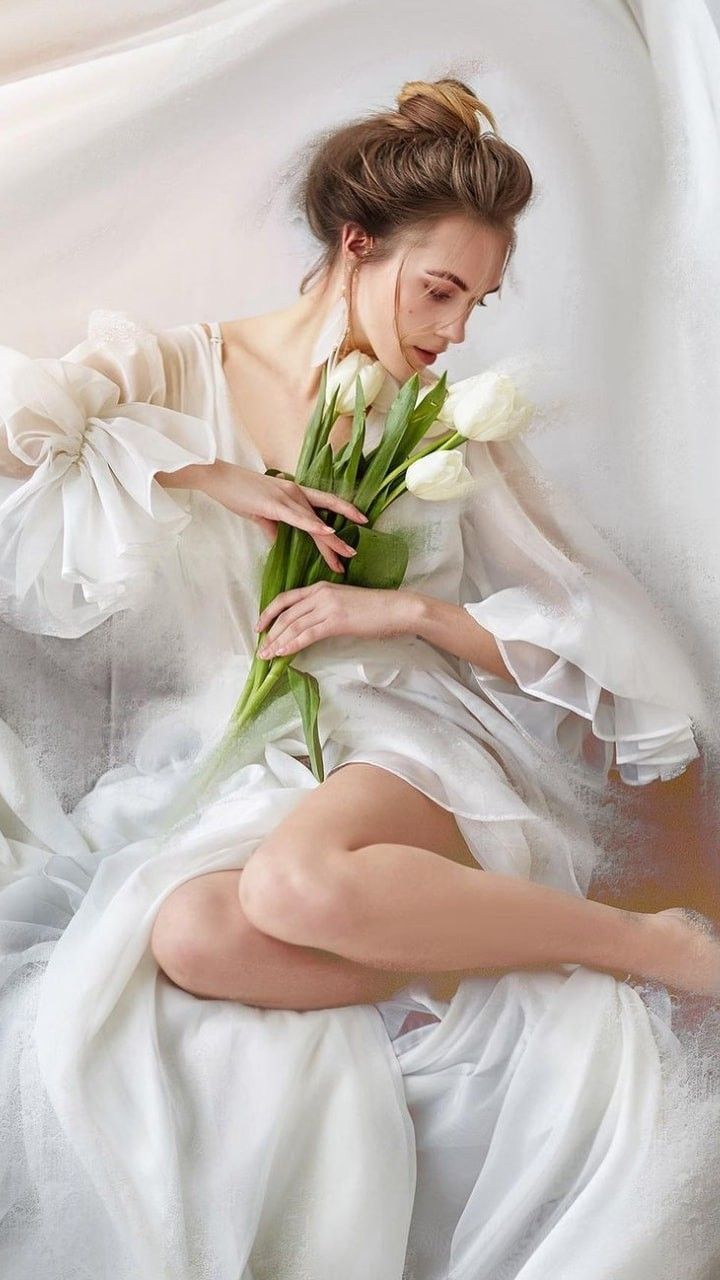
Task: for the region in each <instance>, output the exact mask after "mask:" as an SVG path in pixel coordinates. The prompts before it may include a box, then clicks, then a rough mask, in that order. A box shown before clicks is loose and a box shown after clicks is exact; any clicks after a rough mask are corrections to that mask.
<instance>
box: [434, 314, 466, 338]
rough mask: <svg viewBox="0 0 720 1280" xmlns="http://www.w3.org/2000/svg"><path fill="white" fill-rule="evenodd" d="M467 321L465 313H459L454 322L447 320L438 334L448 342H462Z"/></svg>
mask: <svg viewBox="0 0 720 1280" xmlns="http://www.w3.org/2000/svg"><path fill="white" fill-rule="evenodd" d="M467 320H468V316H467V312H461V313H460V315H458V316H456V317H455V319H454V320H448V322H447V324H444V325H442V327H441V328H440V330H439V332H440V333H441V334H443V335H444V336H445V337H446V338H447V340H448V342H463V341H464V339H465V325H466V324H467Z"/></svg>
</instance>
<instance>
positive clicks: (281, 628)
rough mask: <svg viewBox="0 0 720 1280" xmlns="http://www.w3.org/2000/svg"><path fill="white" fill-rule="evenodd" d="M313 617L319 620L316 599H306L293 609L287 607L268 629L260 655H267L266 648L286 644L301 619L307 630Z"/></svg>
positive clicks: (274, 648)
mask: <svg viewBox="0 0 720 1280" xmlns="http://www.w3.org/2000/svg"><path fill="white" fill-rule="evenodd" d="M313 618H315V619H316V621H319V619H318V613H317V603H316V601H315V600H305V601H304V602H303V603H301V604H296V605H294V606H293V608H292V609H286V610H285V611H284V613H282V614H281V616H280V617H279V618H277V619H276V621H275V622H274V624H273V625H272V626H271V627H270V629H269V630H268V633H267V635H266V636H265V638H264V640H263V642H262V644H261V646H260V649H259V653H260V656H261V657H262V658H264V657H266V656H267V654H266V650H267V651H268V652H270V651H275V650H276V649H277V646H278V645H279V644H284V643H285V641H286V640H287V639H289V638H290V634H291V632H292V630H293V628H294V627H296V626H297V625H298V623H299V622H300V621H301V620H304V622H303V628H302V629H303V630H305V629H306V628H307V627H308V626H309V625H310V622H311V620H312V619H313Z"/></svg>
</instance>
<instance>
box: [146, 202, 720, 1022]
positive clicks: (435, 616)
mask: <svg viewBox="0 0 720 1280" xmlns="http://www.w3.org/2000/svg"><path fill="white" fill-rule="evenodd" d="M364 244H365V240H364V232H362V229H359V230H358V229H357V228H356V227H354V226H353V225H352V224H346V226H345V228H344V229H343V233H342V242H341V253H340V257H339V259H338V262H337V264H336V269H335V270H334V272H332V273H331V275H330V276H329V278H328V279H327V280H325V281H323V282H321V283H320V284H319V285H317V286H315V287H314V288H313V289H312V290H311V291H310V292H309V293H308V294H306V295H304V296H302V297H300V298H299V299H298V301H296V302H295V303H293V304H292V305H291V306H289V307H287V308H284V309H282V310H280V311H277V312H273V313H270V314H268V315H264V316H257V317H250V318H247V319H242V320H237V321H229V322H225V323H224V324H223V336H224V339H225V341H224V349H225V364H224V369H225V374H226V377H227V378H228V385H229V387H230V390H231V393H232V397H233V400H234V401H235V403H236V404H238V405H239V404H242V406H243V425H244V427H245V429H246V430H247V431H248V433H249V435H250V436H251V438H252V439H253V441H254V442H255V445H256V449H257V451H258V453H259V455H260V456H261V457H262V458H263V459H264V461H265V464H266V466H268V467H278V468H280V469H282V470H286V471H289V472H292V471H294V467H295V461H296V458H297V455H298V452H299V448H300V442H301V439H302V435H303V432H304V429H305V425H306V423H307V419H308V416H309V414H310V411H311V410H312V407H313V405H314V401H315V396H316V392H317V376H318V371H317V370H312V369H311V367H310V352H311V350H312V347H313V344H314V341H315V338H316V336H317V334H318V332H319V330H320V328H321V327H322V324H323V322H324V319H325V316H326V314H327V311H328V309H329V307H330V306H331V305H332V303H333V301H334V299H335V297H336V296H337V293H338V291H339V288H340V287H341V284H342V273H343V271H344V269H345V267H346V266H347V265H348V263H350V262H353V263H355V264H356V265H357V262H358V261H361V260H362V257H363V247H364ZM506 247H507V246H506V244H505V241H504V237H503V236H502V235H501V234H500V233H498V232H495V231H490V230H488V229H487V228H480V229H478V227H477V224H470V225H469V224H467V222H465V221H464V219H463V218H461V217H460V218H458V217H449V218H447V219H445V220H444V221H441V222H440V223H439V224H437V226H436V227H435V228H434V230H433V232H432V234H431V236H430V238H429V240H428V241H427V243H426V250H427V251H425V250H423V252H422V254H421V256H419V257H413V258H411V259H410V260H409V261H410V262H411V269H410V270H409V271H408V273H407V276H406V281H405V286H404V292H402V293H401V300H400V311H399V321H400V324H399V328H400V334H401V341H400V342H398V337H397V333H396V332H395V329H394V327H393V325H392V323H391V317H392V315H393V308H392V292H391V287H392V286H393V285H394V283H395V281H396V278H397V273H398V265H399V258H398V257H397V256H396V257H392V256H391V257H390V258H389V259H388V260H384V261H381V262H379V263H373V262H370V263H368V264H367V265H363V267H362V270H359V271H358V288H357V291H356V293H355V294H354V295H353V306H352V308H351V317H352V320H353V342H352V345H353V346H354V347H356V348H358V349H359V350H361V351H365V352H367V353H368V354H371V355H374V356H376V357H377V358H378V359H380V360H381V361H382V363H383V365H384V366H385V367H386V368H387V369H389V370H390V372H392V373H393V374H394V375H395V376H396V377H397V378H399V379H401V380H405V379H406V378H407V377H409V376H410V373H411V372H412V371H413V369H414V368H417V367H418V365H417V349H416V348H415V347H414V345H413V344H414V342H417V343H418V344H422V345H424V346H425V347H426V349H430V350H435V351H441V350H444V349H445V348H446V347H447V346H448V345H449V343H450V342H462V341H463V340H464V337H465V325H466V323H467V320H468V317H469V314H470V311H471V310H472V307H473V306H474V305H475V303H476V302H477V300H478V299H479V298H481V297H482V296H483V295H484V294H485V293H489V292H493V291H495V290H496V289H497V287H498V281H499V280H500V279H501V277H502V270H503V262H504V255H505V251H506ZM415 253H416V251H415V250H413V254H415ZM429 267H432V268H433V269H434V268H438V267H440V268H443V269H446V270H452V272H453V274H454V275H455V276H456V277H457V278H458V279H459V280H461V281H462V282H463V283H464V284H465V285H466V286H467V287H466V288H465V289H463V290H461V289H460V288H459V286H456V285H452V284H449V285H448V284H447V283H445V282H443V284H442V288H443V289H444V291H445V292H444V293H443V294H442V298H441V300H439V301H438V299H437V298H436V297H435V286H436V285H438V283H439V282H438V280H436V279H430V278H429V276H431V275H432V272H430V273H426V268H429ZM348 430H349V419H348V420H347V421H345V420H338V422H337V423H336V424H335V429H334V432H333V437H332V440H331V443H332V444H333V445H334V446H335V447H339V446H340V445H341V444H342V443H343V442H344V440H345V439H346V438H347V432H348ZM240 472H242V475H240V474H239V473H240ZM191 473H192V474H191ZM158 479H159V480H160V482H161V483H167V484H168V485H172V484H180V485H185V486H187V487H198V488H204V490H205V491H206V492H207V493H208V494H210V496H212V497H215V498H216V499H217V500H218V501H221V502H223V503H224V505H226V506H229V507H231V509H232V510H235V511H236V512H237V514H238V515H245V516H248V517H249V518H252V519H257V520H258V521H259V523H261V525H262V526H263V527H264V528H265V530H266V532H268V534H269V535H270V536H274V531H275V530H276V529H277V522H278V520H281V519H284V520H287V521H288V522H289V523H293V524H299V525H300V527H309V526H308V524H307V523H305V524H301V523H300V521H301V519H303V520H305V521H306V522H307V521H308V518H310V519H312V510H313V505H317V506H327V507H331V509H332V503H331V502H328V501H322V502H321V501H320V499H321V498H323V495H322V494H320V493H318V492H313V493H309V492H307V491H305V492H303V491H302V487H301V486H294V485H291V484H289V482H283V483H284V484H285V485H286V487H285V488H280V487H279V485H278V481H277V479H276V478H274V477H269V476H263V475H259V474H256V473H252V472H250V471H248V470H246V469H243V468H234V469H229V464H227V463H219V464H215V465H213V466H210V467H197V468H186V469H185V470H184V471H180V472H175V473H167V474H163V473H160V474H159V475H158ZM348 514H349V513H348ZM355 516H356V517H358V518H359V517H361V513H355ZM312 532H313V536H314V537H315V538H316V542H317V543H318V545H319V546H321V544H322V543H326V551H327V554H326V559H327V560H328V563H331V564H333V567H335V568H339V567H342V561H341V560H340V556H341V555H345V554H347V551H346V550H343V548H342V547H339V546H338V545H337V543H334V542H333V539H332V536H330V537H327V538H326V535H325V534H323V532H322V530H320V529H318V528H314V529H313V530H312ZM258 628H259V629H262V630H266V631H267V647H266V648H265V649H264V650H263V656H268V655H270V654H273V653H280V652H285V653H290V652H299V651H300V650H302V649H303V648H304V647H305V646H306V645H308V644H311V643H313V642H314V641H315V640H318V639H321V638H323V637H324V636H327V635H356V636H357V635H376V636H383V635H388V634H403V633H404V632H407V633H410V634H413V635H418V636H421V637H422V638H424V639H426V640H428V641H430V642H431V643H433V644H435V645H437V646H438V647H440V648H445V649H447V651H448V652H450V653H453V654H456V655H457V656H459V657H462V658H466V659H468V660H470V661H473V662H476V663H477V664H478V665H479V666H484V667H485V668H486V669H487V670H492V671H495V672H497V673H498V674H501V675H504V676H506V678H507V677H509V673H508V672H507V669H506V668H505V665H504V663H503V661H502V657H501V655H500V654H499V650H498V648H497V645H496V643H495V640H494V637H493V636H492V634H491V633H489V632H487V631H484V630H483V628H481V627H479V626H478V625H477V624H476V623H475V622H474V621H473V619H471V618H470V617H469V615H468V614H467V612H466V611H465V610H463V609H462V608H461V607H460V606H456V605H452V604H448V603H447V602H443V601H436V600H434V599H433V598H432V597H424V596H421V595H420V594H418V593H415V592H410V591H403V590H401V591H391V592H374V591H369V590H367V589H364V588H361V587H360V588H358V587H352V586H349V585H347V584H343V583H334V584H324V586H323V587H322V588H302V589H300V590H299V591H297V592H286V593H283V594H282V595H281V596H279V597H278V598H277V599H276V600H275V601H273V603H272V605H271V606H270V607H269V608H268V609H267V610H265V611H264V613H263V615H262V617H261V618H260V619H259V620H258ZM679 910H681V909H678V908H673V909H670V910H669V911H664V912H658V913H652V914H650V913H639V912H631V911H625V910H622V909H619V908H616V907H610V906H606V905H604V904H602V903H599V902H595V901H592V900H588V899H584V898H580V897H577V896H575V895H572V894H568V893H563V892H562V891H559V890H555V889H549V888H546V887H544V886H541V885H537V884H534V883H532V882H528V881H525V880H520V879H518V878H515V877H511V876H503V875H497V874H495V873H492V872H486V871H481V869H480V867H479V865H478V863H477V861H476V859H475V858H474V857H473V855H472V853H471V851H470V850H469V849H468V848H467V846H466V844H465V842H464V841H463V839H462V836H461V833H460V831H459V829H458V827H457V824H456V822H455V819H454V817H453V815H452V814H450V813H448V811H446V810H444V809H443V808H442V807H441V806H439V805H437V804H435V803H434V802H433V801H432V800H430V799H429V798H428V797H426V796H424V795H423V794H422V793H421V792H419V791H417V790H416V789H415V788H413V787H412V786H410V785H409V784H408V783H407V782H405V781H404V780H403V779H401V778H398V777H396V776H395V775H394V774H392V773H390V772H389V771H388V770H384V769H381V768H378V767H377V766H374V765H371V764H364V763H362V764H361V763H350V764H348V765H346V766H344V767H342V768H340V769H338V770H336V771H335V772H333V773H332V774H331V775H330V776H329V777H328V778H326V779H325V781H324V782H323V783H321V784H320V785H319V786H318V787H316V788H314V789H313V790H312V791H310V792H308V794H307V795H306V796H304V797H303V799H302V800H301V801H300V803H299V804H298V806H297V808H296V809H295V810H294V811H293V813H292V814H290V815H289V816H288V817H287V818H286V819H285V820H284V821H283V822H281V823H280V824H279V825H278V826H277V827H276V828H275V829H274V830H273V831H272V832H271V833H270V835H269V836H268V837H267V839H266V840H264V841H263V842H262V843H261V845H260V846H259V847H258V849H256V851H255V852H254V853H253V855H252V857H251V858H250V860H249V861H248V863H247V864H246V866H245V868H244V869H243V870H242V871H240V869H238V870H234V871H222V872H213V873H209V874H205V875H202V876H198V877H195V878H193V879H192V880H190V881H187V882H186V883H185V884H183V885H181V886H179V887H178V888H177V889H175V890H174V891H173V892H172V893H171V894H170V895H169V896H168V898H167V899H166V900H165V901H164V903H163V904H162V905H161V907H160V909H159V912H158V916H157V919H156V921H155V926H154V929H153V933H152V939H151V946H152V949H153V952H154V954H155V957H156V959H157V960H158V964H159V965H160V967H161V968H162V969H163V970H164V971H165V973H166V974H167V976H168V977H169V978H171V980H172V981H174V982H176V983H177V984H178V985H179V986H182V987H184V988H185V989H186V990H188V991H191V992H193V993H194V994H197V995H201V996H205V997H208V998H213V997H215V998H224V999H237V1000H240V1001H242V1002H244V1003H247V1004H253V1005H257V1006H259V1007H268V1008H294V1009H307V1008H329V1007H333V1006H337V1005H341V1004H362V1003H372V1002H375V1001H379V1000H383V999H387V998H388V996H389V995H390V994H392V992H393V991H394V990H396V989H398V988H400V987H402V986H404V985H406V983H407V982H408V981H410V980H411V979H412V978H414V977H416V976H423V977H426V978H427V976H428V975H429V976H430V981H431V983H432V987H433V990H434V992H435V994H436V995H437V996H438V998H441V999H449V998H451V996H452V994H453V992H454V991H455V990H456V988H457V985H458V982H459V981H460V979H461V978H462V977H463V976H465V975H469V974H473V973H485V972H488V971H490V972H498V971H504V970H507V969H518V968H531V969H532V968H543V969H547V968H554V967H557V966H559V965H562V964H583V965H586V966H588V967H591V968H595V969H598V970H601V971H605V972H608V973H612V974H615V975H616V976H618V977H622V976H624V975H625V973H627V972H630V973H632V974H633V975H635V976H638V977H643V978H651V979H652V978H654V979H656V980H658V981H661V982H664V983H666V984H667V985H669V986H676V987H677V988H679V989H689V990H706V991H720V944H719V943H718V942H717V941H716V940H715V939H714V938H710V937H708V936H707V935H705V934H703V933H702V931H701V930H699V929H698V928H697V927H695V926H693V925H692V924H690V923H689V922H688V921H687V920H686V919H685V918H683V917H682V915H679V914H678V911H679Z"/></svg>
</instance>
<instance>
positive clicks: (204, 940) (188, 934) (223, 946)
mask: <svg viewBox="0 0 720 1280" xmlns="http://www.w3.org/2000/svg"><path fill="white" fill-rule="evenodd" d="M242 874H243V873H242V871H240V872H238V871H211V872H207V873H205V874H204V875H201V876H194V877H193V878H192V879H191V880H186V881H185V882H184V883H183V884H181V885H179V886H178V888H177V889H175V890H173V892H172V893H171V894H169V895H168V897H167V898H166V899H165V902H164V903H163V905H162V906H161V908H160V910H159V912H158V915H157V916H156V919H155V924H154V926H153V932H152V940H151V947H152V951H153V954H154V955H155V958H156V960H157V961H158V964H159V965H160V967H161V968H162V969H163V971H164V973H165V974H166V976H167V977H169V978H170V979H171V981H172V982H174V983H175V984H176V986H179V987H182V988H183V989H184V990H185V991H189V992H190V993H191V995H196V996H203V997H205V998H208V999H218V1000H240V1001H242V1003H243V1004H250V1005H256V1006H257V1007H259V1008H263V1009H295V1010H298V1011H301V1010H305V1009H332V1008H336V1007H338V1006H340V1005H349V1004H374V1003H375V1002H377V1001H381V1000H388V999H390V997H391V996H392V994H393V992H394V991H397V990H399V989H400V988H401V987H403V986H405V985H406V983H407V982H409V981H411V979H412V977H413V976H414V975H412V974H410V973H408V974H403V973H399V972H398V971H396V970H392V971H388V970H384V969H373V968H370V967H368V966H367V965H364V964H359V963H358V962H357V961H355V960H346V959H345V958H344V957H342V956H337V955H333V954H332V953H330V952H327V951H321V950H318V949H317V948H316V947H302V946H295V945H294V944H292V943H289V942H281V941H280V940H279V939H278V938H272V937H270V936H269V935H268V934H266V933H262V932H261V930H260V929H257V928H256V927H255V925H252V924H250V921H249V920H248V919H247V917H246V916H245V913H244V912H243V909H242V907H241V905H240V901H239V898H238V875H239V876H242ZM460 976H461V975H460V974H458V973H454V972H453V973H450V974H447V975H443V974H440V975H436V982H437V990H435V991H434V994H436V995H437V996H438V998H440V999H450V998H451V996H452V994H453V992H454V991H455V990H456V989H457V985H458V982H459V980H460ZM443 980H444V981H443Z"/></svg>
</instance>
